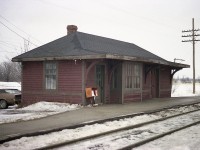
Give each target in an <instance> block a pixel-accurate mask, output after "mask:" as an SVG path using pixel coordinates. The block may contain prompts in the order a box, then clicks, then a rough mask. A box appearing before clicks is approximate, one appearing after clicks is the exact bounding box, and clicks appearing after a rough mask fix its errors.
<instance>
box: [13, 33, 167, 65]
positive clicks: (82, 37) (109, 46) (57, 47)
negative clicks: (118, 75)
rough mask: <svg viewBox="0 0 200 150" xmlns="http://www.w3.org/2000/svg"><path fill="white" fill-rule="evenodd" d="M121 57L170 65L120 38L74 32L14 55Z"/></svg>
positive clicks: (32, 58) (22, 58) (36, 58)
mask: <svg viewBox="0 0 200 150" xmlns="http://www.w3.org/2000/svg"><path fill="white" fill-rule="evenodd" d="M98 58H109V59H121V60H132V61H144V62H151V63H159V64H165V65H169V62H168V61H166V60H165V59H163V58H161V57H159V56H157V55H155V54H153V53H151V52H149V51H147V50H145V49H143V48H141V47H139V46H137V45H135V44H132V43H127V42H123V41H119V40H114V39H110V38H105V37H100V36H96V35H91V34H87V33H83V32H74V33H71V34H69V35H66V36H64V37H62V38H59V39H57V40H55V41H52V42H50V43H47V44H45V45H43V46H40V47H38V48H35V49H33V50H31V51H28V52H26V53H24V54H21V55H19V56H17V57H14V58H13V61H39V60H56V59H58V60H62V59H98Z"/></svg>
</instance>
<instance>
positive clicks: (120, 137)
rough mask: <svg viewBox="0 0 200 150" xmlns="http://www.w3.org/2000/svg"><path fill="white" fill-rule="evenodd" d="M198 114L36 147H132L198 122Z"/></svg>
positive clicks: (198, 111)
mask: <svg viewBox="0 0 200 150" xmlns="http://www.w3.org/2000/svg"><path fill="white" fill-rule="evenodd" d="M199 114H200V110H199V109H197V110H193V111H189V112H185V113H181V114H175V115H172V116H167V117H161V118H159V119H155V120H151V121H147V122H143V123H139V124H134V125H129V126H125V127H121V128H117V129H114V130H109V131H105V132H101V133H98V134H93V135H89V136H85V137H81V138H76V139H73V140H67V141H64V142H61V143H57V144H52V145H49V146H44V147H41V148H38V149H39V150H43V149H70V150H71V149H132V148H134V147H137V146H140V145H143V144H145V143H147V142H150V141H153V140H156V139H159V138H161V137H163V136H165V135H169V134H171V133H174V132H177V131H180V130H183V129H185V128H188V127H190V126H193V125H196V124H199V123H200V115H199ZM177 120H178V121H177Z"/></svg>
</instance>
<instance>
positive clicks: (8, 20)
mask: <svg viewBox="0 0 200 150" xmlns="http://www.w3.org/2000/svg"><path fill="white" fill-rule="evenodd" d="M0 17H1V18H3V19H4V20H6V21H7V22H8V23H10V24H11V25H13V26H14V27H16V28H17V29H18V30H20V31H21V32H23V33H25V34H26V35H28V36H30V37H32V38H33V39H35V40H37V41H38V42H40V43H42V42H41V41H39V40H38V39H36V38H35V37H33V36H32V35H30V34H28V33H27V32H25V31H23V30H22V29H20V28H19V27H17V26H16V25H14V24H13V23H11V22H10V21H9V20H8V19H6V18H5V17H3V16H2V15H0Z"/></svg>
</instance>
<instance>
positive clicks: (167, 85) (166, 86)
mask: <svg viewBox="0 0 200 150" xmlns="http://www.w3.org/2000/svg"><path fill="white" fill-rule="evenodd" d="M170 75H171V69H170V68H161V69H160V97H161V98H162V97H171V80H170Z"/></svg>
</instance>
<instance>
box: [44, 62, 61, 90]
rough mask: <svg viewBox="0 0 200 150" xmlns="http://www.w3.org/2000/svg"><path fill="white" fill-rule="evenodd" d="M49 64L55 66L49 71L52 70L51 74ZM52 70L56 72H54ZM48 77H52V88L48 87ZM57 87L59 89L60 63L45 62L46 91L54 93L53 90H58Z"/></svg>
mask: <svg viewBox="0 0 200 150" xmlns="http://www.w3.org/2000/svg"><path fill="white" fill-rule="evenodd" d="M47 64H50V65H54V66H53V68H50V69H49V70H51V71H50V72H49V73H47ZM54 67H55V68H54ZM52 70H54V71H52ZM47 76H51V78H50V80H49V82H50V83H49V84H50V87H48V85H47V82H48V81H47V78H46V77H47ZM52 76H53V78H52ZM51 79H53V80H54V81H53V80H51ZM52 82H53V83H52ZM52 84H55V85H52ZM52 86H53V87H52ZM57 87H58V63H57V62H56V61H45V62H44V89H45V90H51V91H52V90H57Z"/></svg>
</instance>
